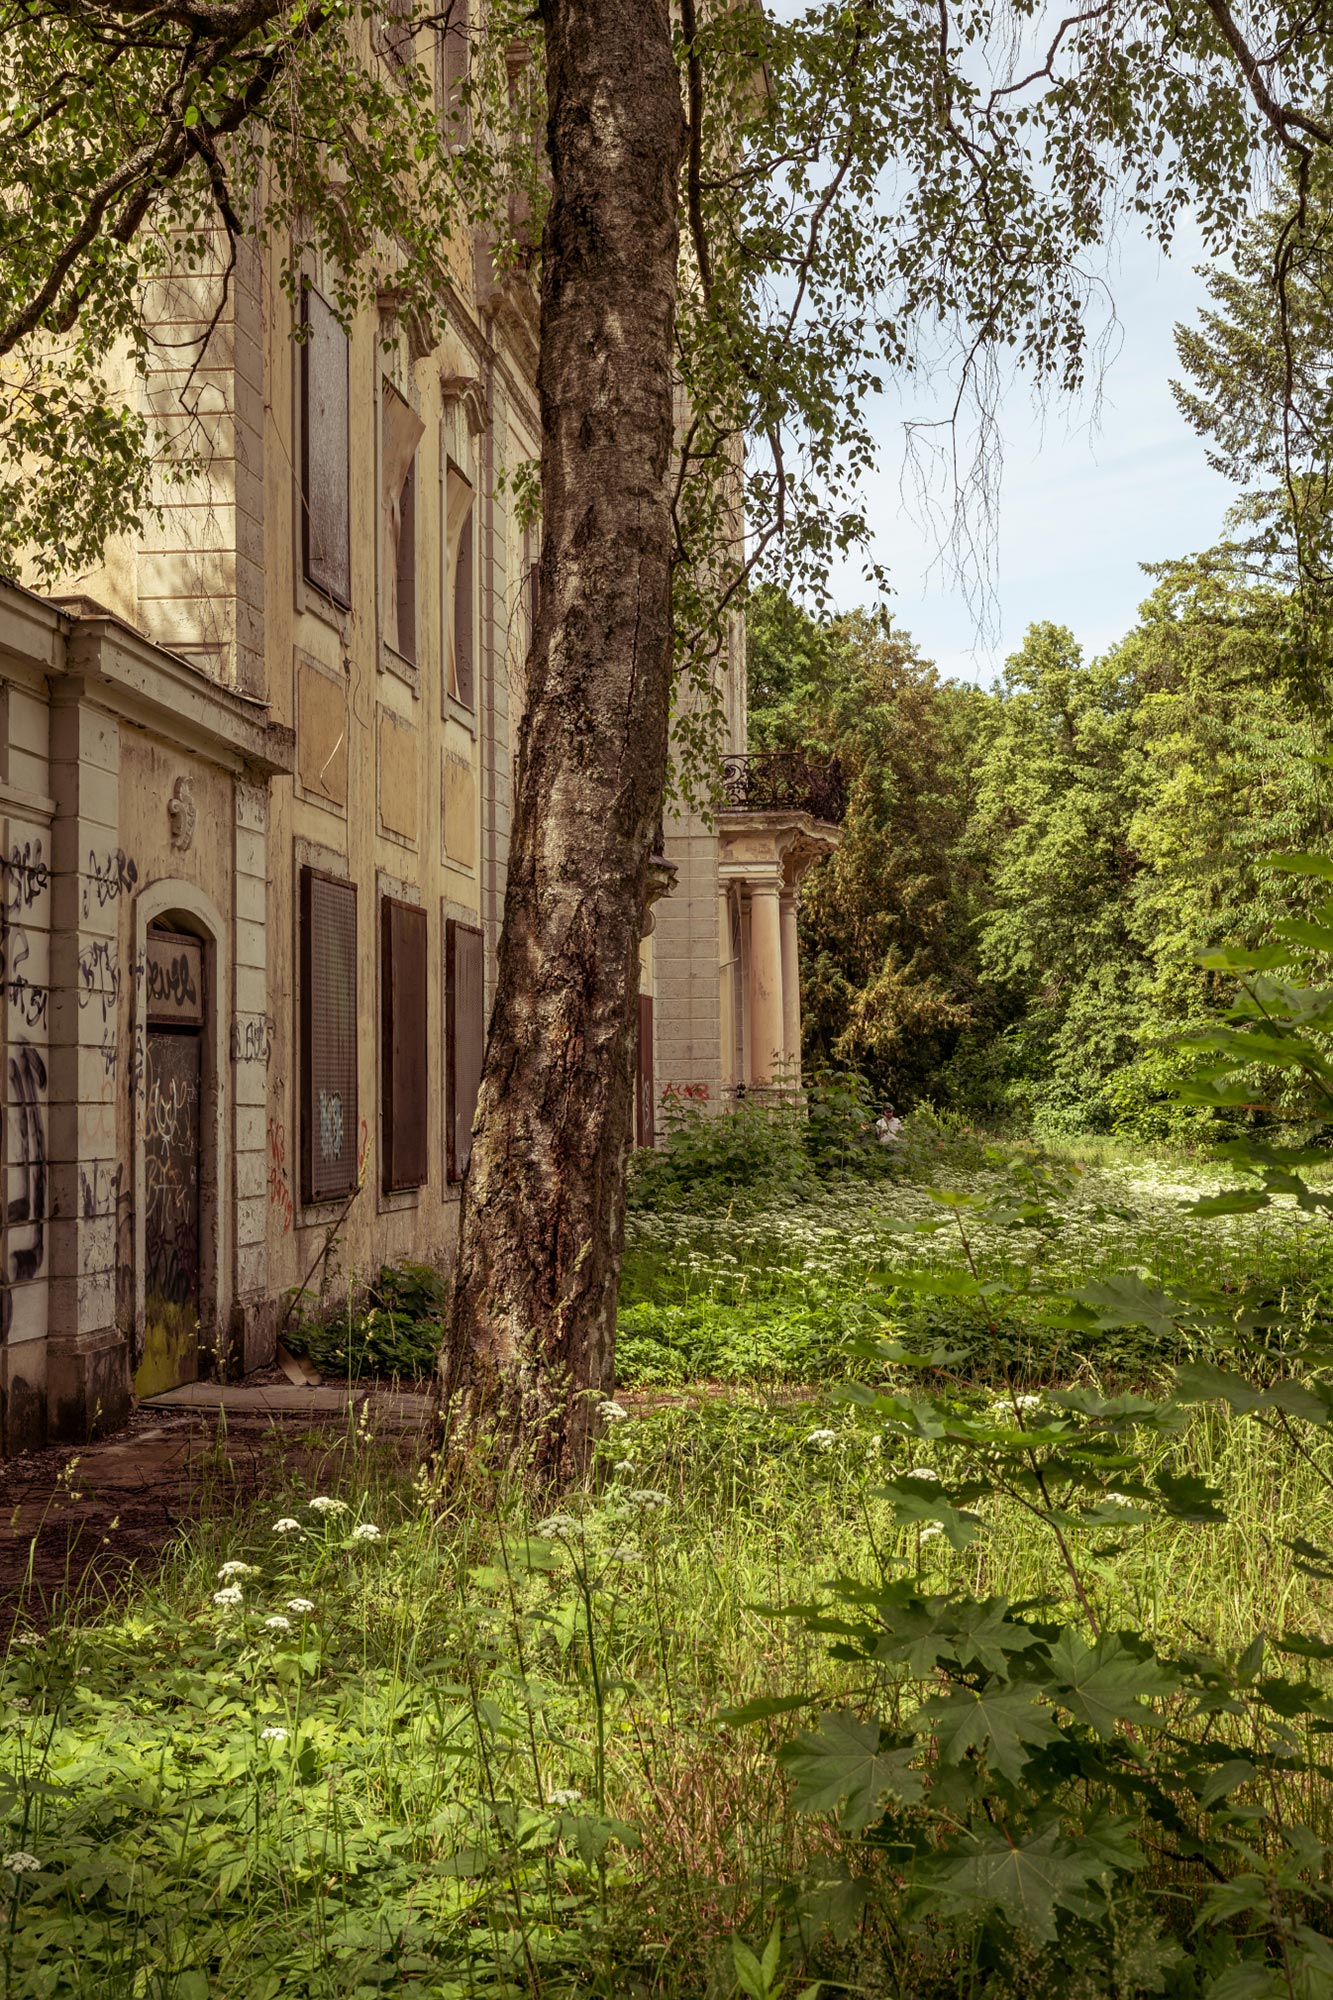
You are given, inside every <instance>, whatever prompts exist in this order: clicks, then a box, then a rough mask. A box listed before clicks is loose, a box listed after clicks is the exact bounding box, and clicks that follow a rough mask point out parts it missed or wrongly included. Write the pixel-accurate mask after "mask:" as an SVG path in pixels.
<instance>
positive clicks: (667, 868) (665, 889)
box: [639, 852, 680, 937]
mask: <svg viewBox="0 0 1333 2000" xmlns="http://www.w3.org/2000/svg"><path fill="white" fill-rule="evenodd" d="M679 873H680V871H679V869H678V868H677V867H676V864H675V862H674V861H668V860H667V858H666V856H665V855H664V854H662V853H660V852H659V853H657V854H654V855H651V856H650V857H649V861H648V875H647V879H646V881H645V883H644V892H643V928H642V930H641V931H640V933H639V935H640V936H641V937H651V936H652V934H653V926H654V924H655V923H656V921H657V920H656V918H655V916H654V915H653V904H654V903H659V902H660V901H661V900H662V898H663V896H669V895H670V893H671V891H672V889H674V887H675V886H676V876H677V875H678V874H679Z"/></svg>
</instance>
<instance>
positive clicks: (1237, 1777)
mask: <svg viewBox="0 0 1333 2000" xmlns="http://www.w3.org/2000/svg"><path fill="white" fill-rule="evenodd" d="M1258 1775H1259V1773H1258V1771H1257V1769H1256V1768H1255V1766H1254V1765H1253V1764H1252V1763H1251V1762H1250V1760H1249V1758H1248V1757H1229V1758H1228V1759H1227V1761H1226V1763H1225V1764H1219V1765H1218V1767H1217V1769H1216V1770H1215V1771H1211V1772H1210V1773H1209V1775H1208V1778H1207V1781H1206V1783H1205V1784H1204V1787H1203V1789H1202V1791H1201V1792H1200V1793H1199V1804H1200V1805H1201V1806H1215V1805H1216V1804H1217V1801H1218V1800H1219V1799H1224V1798H1226V1797H1227V1796H1228V1794H1229V1793H1231V1792H1234V1791H1238V1790H1239V1789H1240V1787H1241V1786H1242V1785H1248V1784H1249V1783H1250V1780H1251V1779H1252V1778H1257V1777H1258Z"/></svg>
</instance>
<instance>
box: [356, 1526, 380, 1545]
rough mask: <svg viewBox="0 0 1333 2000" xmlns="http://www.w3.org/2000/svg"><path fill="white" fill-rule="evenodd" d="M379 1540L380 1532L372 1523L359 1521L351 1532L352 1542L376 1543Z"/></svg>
mask: <svg viewBox="0 0 1333 2000" xmlns="http://www.w3.org/2000/svg"><path fill="white" fill-rule="evenodd" d="M379 1539H380V1531H379V1529H378V1528H377V1527H376V1526H375V1523H374V1522H373V1521H359V1522H358V1523H357V1525H356V1527H354V1528H353V1530H352V1540H353V1541H354V1542H377V1541H379Z"/></svg>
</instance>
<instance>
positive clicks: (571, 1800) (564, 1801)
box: [547, 1791, 583, 1806]
mask: <svg viewBox="0 0 1333 2000" xmlns="http://www.w3.org/2000/svg"><path fill="white" fill-rule="evenodd" d="M582 1797H583V1794H582V1792H575V1791H561V1792H552V1793H551V1796H550V1798H549V1799H548V1800H547V1804H548V1805H553V1806H576V1805H577V1804H578V1802H579V1800H580V1799H581V1798H582Z"/></svg>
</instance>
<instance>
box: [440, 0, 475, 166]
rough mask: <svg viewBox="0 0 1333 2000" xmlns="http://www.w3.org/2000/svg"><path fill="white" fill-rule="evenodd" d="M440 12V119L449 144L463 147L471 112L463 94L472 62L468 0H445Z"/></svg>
mask: <svg viewBox="0 0 1333 2000" xmlns="http://www.w3.org/2000/svg"><path fill="white" fill-rule="evenodd" d="M443 12H444V30H443V34H442V41H443V49H442V54H441V62H440V121H441V124H442V125H443V127H444V132H445V136H446V137H447V139H448V141H449V143H450V145H451V146H465V145H466V144H467V142H468V140H469V139H470V138H471V136H472V115H471V112H470V111H469V109H468V104H467V96H466V91H467V77H468V70H469V67H470V65H471V61H472V6H471V0H445V6H444V9H443Z"/></svg>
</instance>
